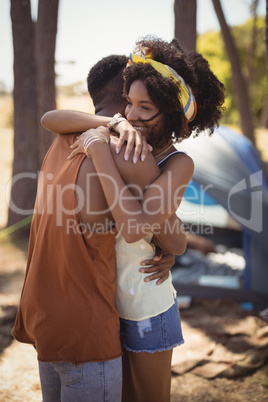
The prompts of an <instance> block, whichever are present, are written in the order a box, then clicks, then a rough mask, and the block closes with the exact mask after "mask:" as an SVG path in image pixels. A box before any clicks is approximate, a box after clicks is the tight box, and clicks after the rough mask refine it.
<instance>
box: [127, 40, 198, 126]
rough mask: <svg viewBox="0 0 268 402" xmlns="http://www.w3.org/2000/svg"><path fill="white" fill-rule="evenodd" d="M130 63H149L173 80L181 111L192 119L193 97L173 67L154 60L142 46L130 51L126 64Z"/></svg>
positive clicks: (194, 106) (194, 111)
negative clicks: (178, 91) (178, 92)
mask: <svg viewBox="0 0 268 402" xmlns="http://www.w3.org/2000/svg"><path fill="white" fill-rule="evenodd" d="M130 63H143V64H150V65H151V66H152V67H153V68H154V69H155V70H156V71H158V72H159V73H160V74H161V75H162V76H163V77H165V78H170V79H172V80H173V81H175V83H176V84H177V85H178V86H179V88H180V94H179V101H180V103H181V105H182V107H183V112H184V114H185V116H186V118H187V120H188V122H190V121H192V120H193V119H194V117H195V115H196V111H197V106H196V101H195V97H194V95H193V93H192V90H191V88H190V87H189V86H188V85H187V84H186V83H185V81H184V79H183V78H182V77H181V76H180V75H179V74H177V73H176V71H175V70H174V69H173V68H171V67H170V66H168V65H166V64H162V63H160V62H158V61H156V60H154V59H153V56H152V53H151V51H150V49H149V48H147V47H143V46H139V47H137V48H136V49H135V50H134V52H133V53H130V56H129V62H128V64H130Z"/></svg>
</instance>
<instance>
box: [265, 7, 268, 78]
mask: <svg viewBox="0 0 268 402" xmlns="http://www.w3.org/2000/svg"><path fill="white" fill-rule="evenodd" d="M265 21H266V34H265V43H266V70H267V76H268V0H266V19H265Z"/></svg>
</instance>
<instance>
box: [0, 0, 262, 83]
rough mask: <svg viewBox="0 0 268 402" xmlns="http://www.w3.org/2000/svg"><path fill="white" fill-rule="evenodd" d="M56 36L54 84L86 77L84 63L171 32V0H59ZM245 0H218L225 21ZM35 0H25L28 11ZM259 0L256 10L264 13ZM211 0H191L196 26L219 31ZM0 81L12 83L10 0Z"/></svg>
mask: <svg viewBox="0 0 268 402" xmlns="http://www.w3.org/2000/svg"><path fill="white" fill-rule="evenodd" d="M59 3H60V5H59V15H58V33H57V42H56V62H57V64H56V73H57V76H58V78H57V84H58V85H67V84H71V83H74V82H78V81H84V80H85V79H86V76H87V73H88V70H89V68H90V67H91V66H92V65H93V64H94V63H96V62H97V61H98V60H99V59H100V58H101V57H104V56H107V55H109V54H112V53H118V54H128V53H130V51H131V50H132V48H133V45H134V43H135V40H136V39H137V38H138V37H139V36H143V35H146V34H154V35H157V36H160V37H162V38H163V39H165V40H171V39H173V37H174V11H173V5H174V0H135V1H132V2H129V1H125V0H98V1H96V0H76V1H74V0H60V2H59ZM250 3H251V1H250V0H222V1H221V4H222V8H223V11H224V14H225V18H226V21H227V23H228V24H229V25H231V26H234V25H241V24H243V23H244V22H245V21H246V20H247V19H248V18H250V11H249V5H250ZM37 4H38V0H31V5H32V15H33V18H35V16H36V14H37ZM265 7H266V6H265V0H260V1H259V5H258V10H257V12H258V15H260V16H264V15H265ZM219 29H220V27H219V23H218V20H217V16H216V14H215V11H214V8H213V5H212V2H211V0H198V1H197V32H198V33H199V34H203V33H204V32H206V31H208V30H214V31H219ZM0 37H1V60H2V62H1V68H0V83H3V84H4V85H5V87H6V89H7V90H12V88H13V75H12V74H13V70H12V68H13V67H12V63H13V47H12V46H13V45H12V33H11V20H10V1H9V0H1V2H0Z"/></svg>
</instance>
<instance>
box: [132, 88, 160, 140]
mask: <svg viewBox="0 0 268 402" xmlns="http://www.w3.org/2000/svg"><path fill="white" fill-rule="evenodd" d="M125 116H126V118H127V120H128V121H129V122H130V123H131V124H132V126H133V127H134V128H135V129H136V130H137V131H139V132H140V133H141V134H142V135H143V136H144V137H145V138H146V140H147V141H148V142H149V143H150V144H151V145H155V144H157V142H159V140H161V136H162V130H163V114H162V113H161V112H160V110H159V109H158V107H157V106H156V105H155V104H154V103H153V102H152V100H151V99H150V97H149V95H148V92H147V89H146V86H145V84H144V83H143V82H142V81H140V80H136V81H133V83H132V84H131V86H130V89H129V93H128V97H127V106H126V110H125Z"/></svg>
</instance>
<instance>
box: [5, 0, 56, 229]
mask: <svg viewBox="0 0 268 402" xmlns="http://www.w3.org/2000/svg"><path fill="white" fill-rule="evenodd" d="M58 4H59V0H39V7H38V20H37V22H36V23H34V22H33V21H32V18H31V4H30V0H23V1H21V0H11V20H12V34H13V48H14V92H13V98H14V161H13V173H12V176H13V179H12V186H11V200H10V204H9V213H8V223H7V225H8V226H12V225H15V224H16V225H15V227H16V226H17V224H18V227H19V226H22V229H20V231H19V232H17V234H19V235H21V234H22V235H28V233H29V225H28V226H23V219H24V218H25V217H27V216H30V215H32V212H33V207H34V200H35V194H36V185H37V174H38V170H39V169H40V166H41V162H42V160H43V158H44V155H45V153H46V152H47V150H48V147H49V145H50V143H51V141H52V139H53V137H52V135H49V134H48V132H45V130H43V129H42V126H41V124H40V118H41V116H42V114H43V113H44V112H45V111H47V110H50V109H55V107H56V103H55V72H54V54H55V43H56V33H57V17H58ZM41 130H42V131H41Z"/></svg>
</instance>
